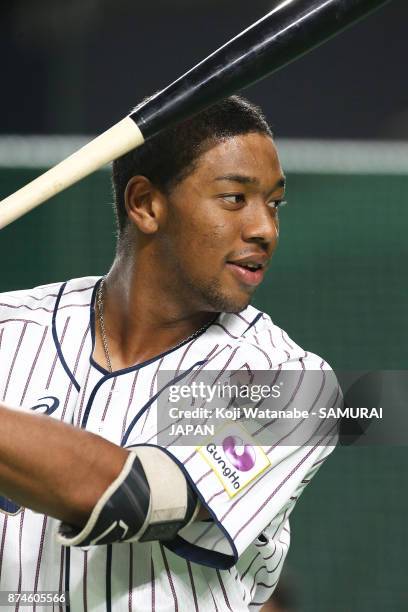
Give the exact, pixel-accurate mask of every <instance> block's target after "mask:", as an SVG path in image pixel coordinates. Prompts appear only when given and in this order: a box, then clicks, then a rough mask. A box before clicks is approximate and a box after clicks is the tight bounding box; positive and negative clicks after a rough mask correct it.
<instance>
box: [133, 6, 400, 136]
mask: <svg viewBox="0 0 408 612" xmlns="http://www.w3.org/2000/svg"><path fill="white" fill-rule="evenodd" d="M388 1H389V0H286V1H285V2H282V3H281V4H280V5H279V6H278V7H277V8H275V9H274V10H272V11H271V12H270V13H268V14H267V15H266V16H265V17H263V18H262V19H260V20H259V21H257V22H256V23H254V24H253V25H252V26H250V27H249V28H247V29H246V30H244V31H243V32H241V33H240V34H239V35H238V36H236V37H235V38H233V39H231V40H230V41H229V42H227V43H226V44H225V45H223V46H222V47H220V48H219V49H217V50H216V51H215V52H214V53H212V54H211V55H209V56H208V57H207V58H206V59H204V60H203V61H202V62H200V63H199V64H197V65H196V66H195V67H194V68H192V69H191V70H189V71H188V72H186V73H185V74H184V75H183V76H181V77H180V78H179V79H177V80H176V81H174V82H173V83H171V84H170V85H169V86H168V87H166V88H165V89H163V90H162V91H160V92H159V93H158V94H156V95H155V96H153V97H152V98H150V99H148V100H147V101H146V102H145V103H143V104H142V105H141V106H139V107H138V108H137V109H136V110H135V111H134V112H133V113H132V114H131V115H130V117H131V118H132V119H133V120H134V121H135V123H136V124H137V125H138V127H139V128H140V130H141V132H142V134H143V136H144V138H145V139H147V138H150V137H151V136H153V135H154V134H156V133H157V132H159V131H161V130H162V129H164V128H166V127H168V126H170V125H173V124H175V123H178V122H180V121H181V120H183V119H185V118H187V117H189V116H192V115H194V114H196V113H197V112H199V111H200V110H202V109H204V108H206V107H207V106H210V105H211V104H213V103H214V102H216V101H217V100H219V99H221V98H225V97H227V96H229V95H231V94H233V93H236V92H237V91H239V90H241V89H244V88H245V87H248V86H249V85H251V84H252V83H255V82H256V81H259V80H260V79H263V78H264V77H266V76H267V75H268V74H270V73H271V72H274V71H276V70H278V69H279V68H281V67H282V66H285V65H286V64H288V63H289V62H291V61H293V60H295V59H296V58H298V57H299V56H301V55H303V54H304V53H306V52H307V51H309V50H310V49H312V48H313V47H316V46H318V45H320V44H321V43H323V42H324V41H325V40H327V39H328V38H331V37H332V36H334V35H335V34H337V33H338V32H339V31H341V30H343V29H344V28H346V27H348V26H349V25H351V24H352V23H354V22H355V21H357V20H359V19H361V18H362V17H364V16H365V15H367V14H368V13H370V12H371V11H373V10H374V9H376V8H378V7H380V6H381V5H383V4H386V3H387V2H388Z"/></svg>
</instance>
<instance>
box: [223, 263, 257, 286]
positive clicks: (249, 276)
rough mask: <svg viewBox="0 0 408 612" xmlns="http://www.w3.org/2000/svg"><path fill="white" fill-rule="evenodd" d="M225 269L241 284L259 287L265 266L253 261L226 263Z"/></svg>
mask: <svg viewBox="0 0 408 612" xmlns="http://www.w3.org/2000/svg"><path fill="white" fill-rule="evenodd" d="M226 265H227V267H228V268H229V269H230V270H231V272H232V273H233V274H234V276H235V277H236V278H237V279H238V280H239V281H240V282H241V283H243V284H245V285H250V286H253V287H254V286H256V285H259V284H260V283H261V282H262V280H263V277H264V274H265V265H264V264H263V263H260V262H255V261H244V260H242V261H227V264H226Z"/></svg>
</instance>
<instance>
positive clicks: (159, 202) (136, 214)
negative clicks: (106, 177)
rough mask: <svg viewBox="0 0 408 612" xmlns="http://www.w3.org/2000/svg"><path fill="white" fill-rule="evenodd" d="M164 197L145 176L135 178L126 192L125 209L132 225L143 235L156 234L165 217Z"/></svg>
mask: <svg viewBox="0 0 408 612" xmlns="http://www.w3.org/2000/svg"><path fill="white" fill-rule="evenodd" d="M164 200H165V198H164V195H163V194H162V193H161V192H160V191H159V190H158V189H157V187H155V186H154V185H153V183H152V182H151V181H150V180H149V179H148V178H147V177H145V176H139V175H138V176H133V177H132V178H131V179H130V181H129V182H128V184H127V185H126V190H125V207H126V212H127V215H128V218H129V221H130V222H131V223H132V225H134V226H136V227H137V228H138V229H139V231H141V232H142V233H143V234H154V233H155V232H157V230H158V229H159V226H160V224H161V223H162V221H163V220H164V215H165V210H166V206H165V202H164Z"/></svg>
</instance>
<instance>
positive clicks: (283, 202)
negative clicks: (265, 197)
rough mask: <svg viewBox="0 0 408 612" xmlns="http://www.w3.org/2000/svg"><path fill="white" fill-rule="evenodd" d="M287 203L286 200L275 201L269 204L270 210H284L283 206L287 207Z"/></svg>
mask: <svg viewBox="0 0 408 612" xmlns="http://www.w3.org/2000/svg"><path fill="white" fill-rule="evenodd" d="M286 204H287V201H286V200H273V201H272V202H268V206H269V208H274V209H276V210H277V209H278V208H282V206H286Z"/></svg>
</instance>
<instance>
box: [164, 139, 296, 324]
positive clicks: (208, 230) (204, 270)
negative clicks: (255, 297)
mask: <svg viewBox="0 0 408 612" xmlns="http://www.w3.org/2000/svg"><path fill="white" fill-rule="evenodd" d="M283 197H284V176H283V173H282V169H281V166H280V162H279V159H278V154H277V151H276V148H275V146H274V143H273V141H272V139H271V138H269V137H268V136H265V135H262V134H257V133H250V134H246V135H243V136H236V137H233V138H229V139H227V140H225V141H223V142H221V143H219V144H217V145H216V146H214V147H213V148H212V149H210V150H209V151H207V153H204V154H203V155H202V156H201V157H200V158H199V159H198V161H197V164H196V167H195V169H194V171H193V172H191V174H189V175H188V176H187V177H186V178H185V179H184V180H183V181H181V182H180V183H179V184H178V185H176V186H175V187H174V189H173V190H172V192H171V194H170V196H169V198H168V200H169V202H168V203H169V208H168V217H167V220H166V224H165V227H164V228H163V233H162V246H163V247H164V258H163V259H164V260H165V261H164V262H163V263H164V265H165V266H166V267H169V274H170V276H171V277H172V278H173V279H174V287H175V290H177V291H178V292H181V293H182V294H183V296H184V297H185V298H186V299H188V301H189V304H190V305H193V304H194V306H196V307H197V308H199V309H201V310H207V311H215V312H219V311H223V312H239V311H240V310H242V309H243V308H245V307H246V306H247V305H248V304H249V302H250V300H251V296H252V294H253V293H254V291H255V289H256V288H257V287H258V286H259V284H260V283H261V282H262V279H263V276H264V274H265V270H266V268H267V266H268V263H269V260H270V258H271V256H272V254H273V252H274V250H275V248H276V245H277V240H278V233H279V223H278V206H279V201H280V200H282V199H283ZM176 288H177V289H176Z"/></svg>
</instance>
